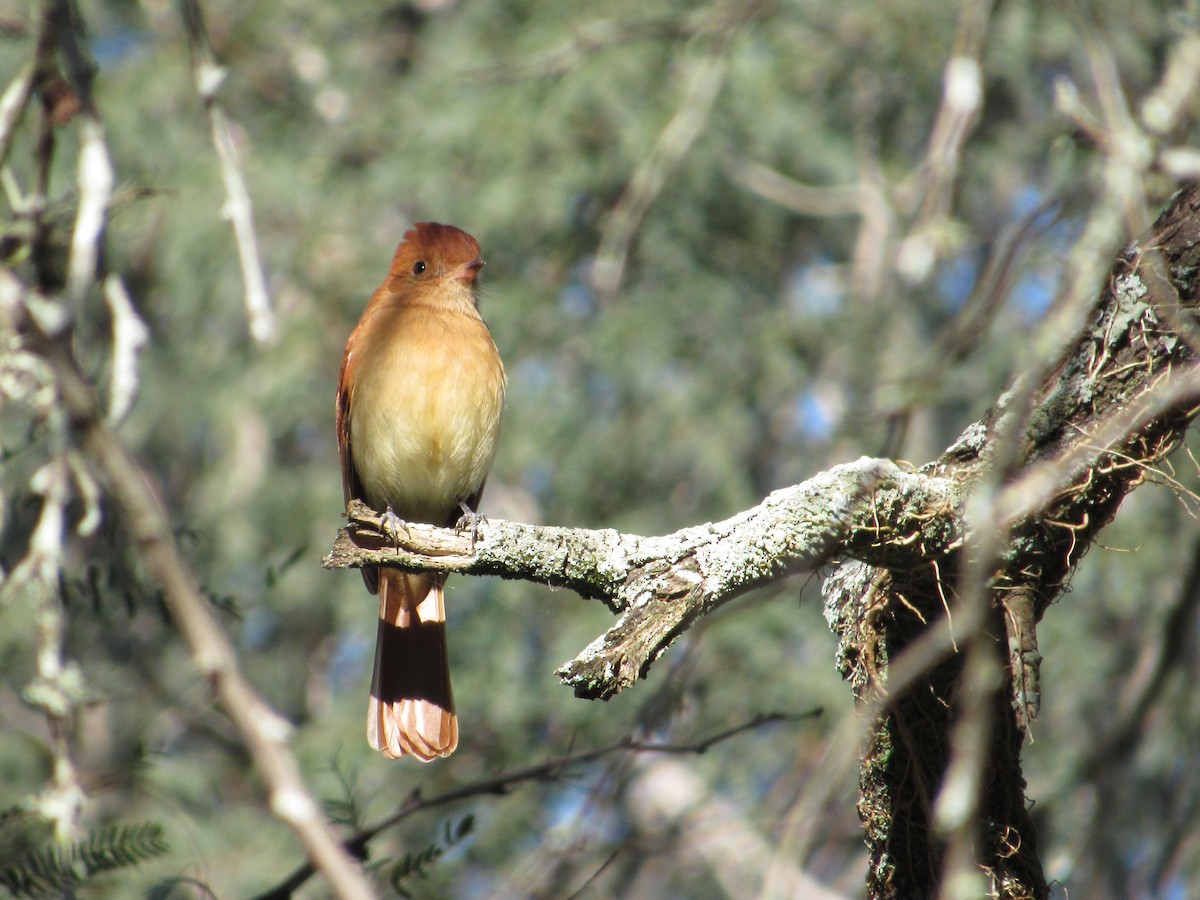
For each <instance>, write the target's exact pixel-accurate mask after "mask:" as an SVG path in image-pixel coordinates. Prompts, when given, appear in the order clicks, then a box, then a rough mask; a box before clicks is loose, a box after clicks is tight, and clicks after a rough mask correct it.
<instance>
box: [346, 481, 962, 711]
mask: <svg viewBox="0 0 1200 900" xmlns="http://www.w3.org/2000/svg"><path fill="white" fill-rule="evenodd" d="M956 491H957V489H956V488H955V486H954V485H953V484H952V483H951V482H949V481H947V480H945V479H942V478H937V477H930V476H928V475H922V474H919V473H915V472H906V471H905V470H903V469H902V468H901V467H900V466H898V465H896V464H895V463H893V462H890V461H887V460H876V459H869V458H867V457H863V458H862V459H859V460H858V461H857V462H853V463H848V464H846V465H841V466H835V467H834V468H832V469H830V470H828V471H827V472H822V473H821V474H819V475H817V476H815V477H813V478H811V479H809V480H808V481H806V482H804V483H803V484H799V485H795V486H793V487H789V488H784V489H782V490H779V491H775V492H774V493H772V494H771V495H770V496H768V497H767V498H766V499H765V500H764V501H763V502H762V503H760V504H759V505H758V506H755V507H753V508H751V509H748V510H746V511H744V512H741V513H739V514H738V515H736V516H733V517H731V518H729V519H726V520H724V521H722V522H712V523H707V524H704V525H698V526H694V527H691V528H685V529H682V530H680V531H677V532H675V533H673V534H668V535H663V536H660V537H643V536H641V535H634V534H622V533H620V532H617V531H613V530H611V529H604V530H597V531H592V530H588V529H571V528H555V527H549V526H535V525H523V524H520V523H516V522H505V521H501V520H489V521H486V522H485V523H483V525H482V526H481V527H480V531H479V536H478V539H477V540H476V541H475V545H474V549H473V550H472V546H471V544H472V537H471V535H468V534H462V533H458V532H455V531H454V530H452V529H445V528H435V527H433V526H431V525H421V524H415V523H403V524H402V525H401V527H400V528H398V529H396V530H395V532H394V533H393V534H392V535H389V534H387V533H386V532H385V530H384V524H383V521H382V519H381V517H380V516H379V515H378V514H376V513H374V512H372V511H371V510H369V509H367V507H366V506H365V505H364V504H362V503H357V502H352V503H351V504H350V507H349V509H348V510H347V515H348V516H349V518H350V520H351V523H352V524H351V526H350V527H348V528H344V529H342V530H341V531H340V532H339V534H338V537H337V541H336V542H335V544H334V547H333V550H332V552H331V553H330V554H329V555H328V556H327V557H326V558H325V560H324V565H325V567H326V568H329V569H337V568H347V567H362V566H377V565H391V566H397V567H399V568H405V569H410V570H413V571H422V570H433V571H442V572H461V573H465V574H471V575H499V576H501V577H503V578H520V579H524V580H528V581H536V582H540V583H543V584H548V585H553V586H557V587H566V588H570V589H571V590H574V591H576V592H577V593H579V594H580V595H582V596H584V597H588V598H592V599H599V600H601V601H603V602H604V603H605V604H606V605H607V606H608V607H609V608H610V609H611V610H612V611H613V612H615V613H618V614H619V618H618V620H617V622H616V624H615V625H613V627H612V628H610V629H609V630H608V631H607V632H605V633H604V634H603V635H601V636H600V637H598V638H597V639H596V640H595V641H593V642H592V643H591V644H589V645H588V646H587V647H586V648H585V649H584V650H583V651H582V652H581V653H580V654H579V655H578V656H576V657H575V659H573V660H571V661H570V662H568V663H566V664H565V665H564V666H562V667H561V668H560V669H559V671H558V674H559V676H560V677H561V678H562V679H563V681H564V682H565V683H567V684H569V685H571V686H572V687H573V688H574V689H575V693H576V695H577V696H580V697H586V698H598V699H608V698H610V697H612V696H613V695H614V694H616V693H617V692H618V691H620V690H622V689H624V688H626V687H628V686H629V685H631V684H633V683H634V682H635V681H636V680H637V679H638V678H640V677H643V676H644V675H645V674H646V672H647V671H648V670H649V668H650V665H651V664H652V663H653V662H654V661H655V660H656V659H657V658H658V657H659V656H660V655H661V654H662V652H663V651H664V650H665V649H666V648H667V647H668V646H669V645H670V644H671V642H672V641H673V640H674V639H675V638H676V637H678V636H679V635H680V634H682V633H683V632H684V631H685V630H686V629H687V628H688V626H690V625H691V624H692V622H694V621H695V620H696V619H697V618H698V617H699V616H702V615H706V614H707V613H710V612H712V611H713V610H714V609H717V608H718V607H720V606H721V605H723V604H725V603H726V602H728V601H729V600H732V599H733V598H734V597H737V596H739V595H741V594H743V593H745V592H746V591H748V590H750V589H752V588H755V587H758V586H760V585H763V584H766V583H768V582H771V581H774V580H776V579H778V578H781V577H783V576H784V575H788V574H791V573H794V572H800V571H805V570H811V569H815V568H817V567H819V566H821V565H822V564H824V563H825V562H827V561H828V560H829V559H830V558H831V557H832V556H833V555H834V554H837V553H842V552H848V551H849V550H853V552H854V553H856V554H861V555H862V556H863V557H864V558H867V559H871V560H875V561H878V562H883V561H887V562H890V563H892V564H896V563H897V562H898V561H903V562H905V563H911V564H916V562H917V561H918V560H919V558H920V556H921V554H923V553H927V552H931V550H932V552H944V550H945V549H946V547H947V546H948V545H950V544H953V543H954V542H956V541H957V540H959V539H960V535H959V533H958V532H957V531H956V529H955V527H954V524H953V520H952V519H951V520H945V519H944V518H943V519H941V520H937V519H936V516H937V515H938V514H940V513H944V512H946V511H947V510H951V509H953V508H955V506H956V505H957V500H956ZM881 510H882V512H881ZM884 523H887V524H886V525H885V524H884ZM930 523H935V524H936V528H933V529H930V528H928V527H927V526H928V525H929V524H930Z"/></svg>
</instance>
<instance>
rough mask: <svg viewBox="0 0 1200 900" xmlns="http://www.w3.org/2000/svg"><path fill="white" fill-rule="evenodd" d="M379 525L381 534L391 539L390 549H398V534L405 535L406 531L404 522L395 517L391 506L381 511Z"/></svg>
mask: <svg viewBox="0 0 1200 900" xmlns="http://www.w3.org/2000/svg"><path fill="white" fill-rule="evenodd" d="M379 521H380V525H382V526H383V533H384V534H386V535H387V536H388V537H390V538H391V539H392V549H393V550H399V549H400V532H401V531H403V532H405V533H406V534H407V532H408V529H407V528H405V527H404V520H403V519H401V518H400V517H399V516H398V515H396V513H395V511H394V510H393V509H392V504H390V503H389V504H388V505H387V509H385V510H384V511H383V515H382V516H380V517H379Z"/></svg>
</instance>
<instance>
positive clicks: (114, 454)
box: [0, 274, 374, 898]
mask: <svg viewBox="0 0 1200 900" xmlns="http://www.w3.org/2000/svg"><path fill="white" fill-rule="evenodd" d="M22 294H23V290H22V286H21V285H20V283H19V282H17V280H16V279H15V278H14V277H13V276H12V275H11V274H9V275H0V315H3V316H4V317H5V318H7V319H9V320H10V321H12V322H13V323H14V324H15V326H16V330H17V332H18V333H19V334H21V335H22V337H23V339H24V342H25V343H26V345H27V346H28V347H29V348H30V349H31V350H32V351H33V352H35V353H36V354H38V355H39V356H40V357H41V358H42V359H43V360H45V362H46V363H47V364H48V365H49V367H50V369H51V371H52V372H53V373H54V377H55V380H56V382H57V386H58V394H59V399H60V401H61V403H62V406H63V408H64V410H65V411H66V413H67V415H68V416H69V417H70V420H71V423H72V426H73V428H74V430H75V433H76V435H77V440H78V442H79V445H80V447H81V448H82V450H83V451H84V453H86V454H87V456H88V457H89V458H90V460H91V462H92V464H93V465H94V466H95V467H96V470H97V472H98V473H99V475H100V477H101V478H102V480H103V481H104V483H105V485H106V487H107V488H108V496H109V498H110V499H111V501H112V502H113V505H114V506H115V507H116V508H117V509H118V510H120V511H121V513H122V515H123V517H124V519H125V523H126V526H127V527H128V528H129V530H130V531H131V532H132V534H133V537H134V539H135V541H136V542H137V546H138V548H139V550H140V552H141V557H142V561H143V563H144V564H145V566H146V568H147V570H148V571H149V572H150V574H151V576H152V577H153V578H154V579H155V580H156V581H157V582H158V583H159V585H160V586H161V587H162V589H163V601H164V603H165V604H166V606H167V608H168V610H169V611H170V613H171V616H172V619H173V620H174V621H175V624H176V626H177V627H178V628H179V630H180V633H181V634H182V635H183V637H184V639H185V640H186V641H187V643H188V646H189V647H190V648H191V651H192V656H193V659H194V661H195V663H196V665H197V667H198V668H199V669H200V672H201V673H202V674H203V675H204V676H205V677H206V678H207V679H208V680H209V681H210V682H211V684H212V686H213V690H214V691H215V693H216V695H217V698H218V700H219V701H220V702H221V704H222V706H223V707H224V708H225V711H226V713H228V715H229V717H230V718H231V719H232V720H233V723H234V725H235V726H236V727H237V729H238V731H239V732H240V733H241V735H242V738H243V740H244V741H245V744H246V747H247V749H248V750H249V752H250V755H251V757H252V758H253V759H254V761H255V763H256V765H257V767H258V771H259V774H260V776H261V777H262V779H263V780H264V782H265V783H266V785H267V788H268V792H269V801H270V807H271V811H272V812H273V813H274V814H275V815H276V816H277V817H278V818H279V819H281V820H282V821H284V822H286V823H287V824H288V825H290V826H291V827H292V828H293V829H294V830H295V831H296V834H297V835H298V836H299V838H300V840H301V841H302V842H303V843H304V846H305V848H306V849H307V851H308V853H309V856H310V858H311V859H312V860H313V862H314V864H315V865H316V866H317V867H318V868H319V869H320V870H321V872H322V874H323V875H324V876H325V877H326V879H327V880H328V882H329V887H330V889H331V890H332V891H333V893H334V894H335V895H337V896H338V897H347V898H369V897H371V896H373V894H374V892H373V891H372V889H371V887H370V884H369V882H368V881H367V879H366V877H365V876H364V875H363V873H362V871H361V869H360V868H359V867H358V865H357V864H356V863H355V862H354V861H353V860H351V859H350V858H349V856H347V855H346V853H345V851H344V850H343V849H342V847H341V844H340V842H339V841H338V839H337V836H336V835H335V834H334V832H333V830H332V829H331V828H330V826H329V824H328V823H327V822H326V821H325V817H324V815H323V813H322V812H321V809H320V807H319V806H318V804H317V802H316V801H315V800H314V799H313V797H312V795H311V794H310V793H309V791H308V788H307V787H306V786H305V784H304V781H303V779H302V777H301V774H300V766H299V764H298V763H297V761H296V758H295V757H294V756H293V755H292V752H291V750H290V749H289V748H288V741H289V739H290V734H291V726H290V725H289V724H288V723H287V722H286V721H285V720H284V719H283V718H282V717H281V716H280V715H279V714H278V713H276V712H275V711H274V710H273V709H271V708H270V707H269V706H268V705H267V703H266V702H265V701H264V700H263V699H262V698H261V697H260V696H259V695H258V694H257V693H256V692H255V690H254V689H253V687H251V685H250V683H249V682H248V681H247V680H246V678H245V676H244V675H243V673H242V671H241V667H240V666H239V664H238V659H237V653H236V651H235V650H234V648H233V645H232V643H231V642H230V640H229V637H228V636H227V635H226V634H225V632H224V630H223V629H222V628H221V625H220V623H219V622H218V620H217V618H216V617H215V616H214V615H213V613H212V611H211V609H210V606H209V604H208V602H207V601H206V600H205V598H204V595H203V594H202V592H201V591H200V589H199V586H198V585H197V583H196V579H195V576H194V575H193V573H192V571H191V569H190V567H189V566H188V564H187V562H186V561H185V560H184V558H183V555H182V554H181V553H180V551H179V547H178V545H177V544H176V543H175V538H174V534H173V530H172V528H171V524H170V521H169V520H168V518H167V514H166V511H165V510H164V509H163V507H162V505H161V504H160V503H159V501H158V498H157V494H156V493H155V491H154V490H152V489H151V487H150V483H149V478H148V477H147V475H146V473H145V472H144V471H143V470H142V469H141V467H140V466H139V465H138V463H137V461H136V460H135V459H134V457H133V454H132V453H131V451H130V450H129V448H128V447H126V446H125V445H124V444H123V443H122V442H121V441H120V439H119V438H118V437H117V436H116V435H115V434H114V432H113V431H112V429H111V428H110V426H109V425H108V424H107V423H106V422H105V420H104V415H103V412H102V410H101V408H100V405H99V401H98V400H97V398H96V395H95V392H94V391H93V390H92V387H91V385H90V384H89V383H88V382H87V379H86V378H85V377H84V376H83V374H82V373H81V372H80V371H79V367H78V365H77V364H76V362H75V360H74V359H73V358H72V357H71V356H70V355H69V353H68V351H67V350H66V349H65V348H64V346H63V345H62V344H61V343H59V342H56V341H54V340H52V339H51V338H49V337H48V336H47V335H46V334H45V332H43V331H42V330H41V328H40V327H38V325H37V324H36V323H35V322H34V321H33V319H32V318H31V317H30V316H29V315H28V312H27V311H26V310H25V309H24V305H23V299H22Z"/></svg>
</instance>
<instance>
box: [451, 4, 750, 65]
mask: <svg viewBox="0 0 1200 900" xmlns="http://www.w3.org/2000/svg"><path fill="white" fill-rule="evenodd" d="M767 9H768V4H767V3H765V2H763V0H743V2H732V3H729V2H717V3H714V4H712V5H711V6H708V7H705V8H703V9H699V10H696V11H695V12H692V13H688V14H686V15H684V16H670V17H662V18H653V19H643V20H635V21H627V22H621V21H613V20H608V19H601V20H597V21H593V22H585V23H584V24H582V25H579V26H578V27H576V28H575V29H574V33H573V34H572V35H571V37H570V38H568V39H567V40H566V41H564V42H563V43H562V44H561V45H559V46H558V47H554V48H552V49H550V50H545V51H542V52H540V53H534V54H531V55H529V56H527V57H525V58H523V59H513V60H508V61H505V62H502V63H500V64H498V65H496V66H492V67H488V68H482V69H474V70H471V71H470V72H468V73H467V74H468V75H470V76H472V77H474V78H479V79H483V80H488V81H520V80H522V79H526V78H557V77H559V76H562V75H565V74H567V73H568V72H570V71H572V70H573V69H576V68H578V67H579V66H580V65H582V64H583V63H584V62H586V61H587V60H588V59H589V58H591V57H592V56H594V55H595V54H597V53H601V52H603V51H605V50H607V49H609V48H610V47H624V46H626V45H628V44H630V43H632V42H634V41H645V40H659V41H687V40H691V39H694V38H703V37H707V36H710V35H715V34H721V33H722V32H725V31H727V30H728V29H731V28H736V27H737V26H739V25H741V24H743V23H745V22H748V21H751V20H753V19H756V18H759V17H761V16H762V15H763V14H764V13H765V12H766V10H767Z"/></svg>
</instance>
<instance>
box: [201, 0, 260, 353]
mask: <svg viewBox="0 0 1200 900" xmlns="http://www.w3.org/2000/svg"><path fill="white" fill-rule="evenodd" d="M180 8H181V10H182V13H183V23H184V28H185V30H186V31H187V37H188V45H189V46H190V47H191V51H192V69H193V72H194V75H195V82H196V91H197V92H198V93H199V94H200V99H201V100H203V101H204V108H205V109H206V110H208V118H209V124H210V125H211V127H212V141H213V146H214V147H215V148H216V151H217V158H218V159H219V160H220V161H221V178H222V180H223V181H224V183H225V196H226V201H225V209H224V214H225V215H226V217H227V218H228V219H229V222H230V224H231V225H232V227H233V235H234V239H235V241H236V242H237V248H238V261H239V263H240V264H241V269H242V284H243V286H244V289H245V302H246V315H247V319H248V321H249V324H250V335H251V336H252V337H253V338H254V339H255V340H256V341H258V342H259V343H260V344H267V343H270V342H271V341H273V340H275V336H276V332H277V325H276V322H275V313H274V311H273V309H272V308H271V296H270V293H269V291H268V290H267V278H266V275H265V274H264V272H263V267H262V260H261V257H260V256H259V252H258V238H257V236H256V234H255V231H254V213H253V209H252V206H251V202H250V192H249V190H248V189H247V188H246V179H245V177H244V176H243V175H242V169H241V164H240V162H239V161H238V153H237V147H236V146H235V145H234V142H233V135H232V133H231V131H230V127H229V119H228V118H227V116H226V115H225V109H224V107H223V106H222V105H221V102H220V100H219V99H218V97H217V94H218V92H219V90H220V88H221V84H222V82H224V80H225V70H224V69H223V68H221V66H219V65H218V64H217V61H216V57H215V56H214V55H213V51H212V46H211V45H210V44H209V41H208V29H207V28H206V27H205V24H204V13H203V10H202V9H201V7H200V0H180Z"/></svg>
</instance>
